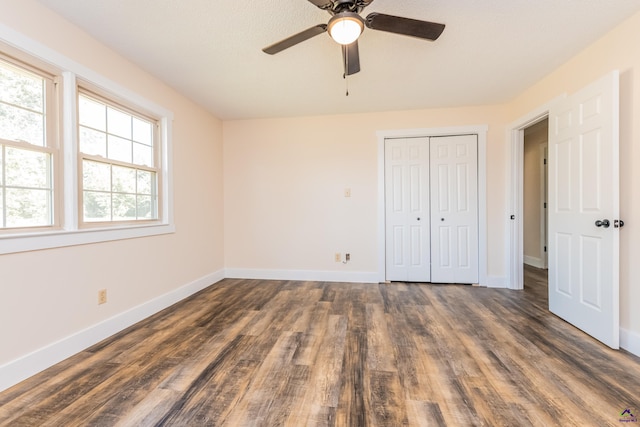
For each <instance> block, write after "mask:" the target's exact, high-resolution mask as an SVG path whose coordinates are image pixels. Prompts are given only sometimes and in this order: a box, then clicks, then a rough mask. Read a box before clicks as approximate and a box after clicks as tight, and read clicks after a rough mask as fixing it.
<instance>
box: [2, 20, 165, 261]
mask: <svg viewBox="0 0 640 427" xmlns="http://www.w3.org/2000/svg"><path fill="white" fill-rule="evenodd" d="M126 83H127V82H126V81H125V84H126ZM172 122H173V113H172V112H171V111H169V110H167V109H165V108H164V107H162V106H160V105H158V104H156V103H154V102H152V101H150V100H148V99H146V98H144V97H143V96H141V95H140V94H138V93H136V92H135V91H132V90H129V89H127V88H126V85H125V86H122V85H121V84H118V83H115V82H112V81H111V80H109V79H107V78H105V77H104V76H102V75H101V74H100V73H98V72H96V71H94V70H92V69H90V68H87V67H85V66H84V65H82V64H80V63H78V62H76V61H74V60H72V59H70V58H67V57H65V56H64V55H61V54H60V53H58V52H55V51H53V50H52V49H50V48H48V47H47V46H44V45H41V44H38V43H34V42H33V40H30V39H28V38H26V37H24V36H23V35H21V34H20V33H18V32H15V31H4V29H3V28H2V26H0V254H7V253H16V252H23V251H31V250H39V249H47V248H57V247H63V246H72V245H79V244H87V243H98V242H105V241H113V240H121V239H129V238H138V237H146V236H155V235H161V234H167V233H173V232H174V231H175V225H174V223H173V192H172V173H171V164H172V159H171V153H172V150H171V133H172Z"/></svg>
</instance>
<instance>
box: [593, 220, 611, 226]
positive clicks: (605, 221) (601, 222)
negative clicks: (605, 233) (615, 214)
mask: <svg viewBox="0 0 640 427" xmlns="http://www.w3.org/2000/svg"><path fill="white" fill-rule="evenodd" d="M610 225H611V223H610V222H609V220H608V219H603V220H602V221H600V220H597V221H596V227H604V228H609V226H610Z"/></svg>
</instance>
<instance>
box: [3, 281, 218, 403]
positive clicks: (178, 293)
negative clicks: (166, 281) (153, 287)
mask: <svg viewBox="0 0 640 427" xmlns="http://www.w3.org/2000/svg"><path fill="white" fill-rule="evenodd" d="M222 279H224V272H223V271H222V270H221V271H217V272H215V273H212V274H208V275H206V276H204V277H201V278H200V279H198V280H195V281H193V282H191V283H189V284H187V285H184V286H182V287H180V288H178V289H176V290H174V291H171V292H169V293H167V294H164V295H161V296H159V297H157V298H154V299H152V300H150V301H147V302H145V303H143V304H140V305H139V306H137V307H133V308H131V309H129V310H127V311H125V312H123V313H120V314H117V315H115V316H113V317H111V318H109V319H106V320H104V321H102V322H100V323H98V324H96V325H93V326H90V327H88V328H86V329H84V330H82V331H79V332H77V333H75V334H73V335H70V336H68V337H66V338H63V339H61V340H60V341H57V342H54V343H52V344H49V345H47V346H46V347H43V348H41V349H38V350H36V351H34V352H32V353H29V354H27V355H25V356H22V357H20V358H19V359H16V360H13V361H11V362H9V363H6V364H4V365H2V366H0V391H3V390H6V389H8V388H9V387H12V386H13V385H15V384H18V383H19V382H21V381H23V380H25V379H27V378H29V377H31V376H33V375H35V374H37V373H38V372H41V371H43V370H45V369H47V368H49V367H51V366H53V365H55V364H56V363H58V362H61V361H63V360H64V359H66V358H68V357H71V356H73V355H74V354H76V353H79V352H81V351H83V350H85V349H87V348H89V347H91V346H92V345H94V344H97V343H99V342H100V341H102V340H103V339H105V338H108V337H110V336H111V335H113V334H116V333H118V332H120V331H122V330H123V329H126V328H128V327H129V326H131V325H133V324H135V323H137V322H139V321H141V320H144V319H146V318H147V317H149V316H151V315H153V314H155V313H157V312H159V311H161V310H164V309H165V308H167V307H169V306H171V305H173V304H175V303H177V302H178V301H181V300H183V299H185V298H187V297H188V296H190V295H193V294H195V293H196V292H198V291H201V290H202V289H205V288H207V287H208V286H211V285H212V284H214V283H217V282H219V281H220V280H222Z"/></svg>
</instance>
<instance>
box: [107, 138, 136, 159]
mask: <svg viewBox="0 0 640 427" xmlns="http://www.w3.org/2000/svg"><path fill="white" fill-rule="evenodd" d="M108 157H109V158H110V159H112V160H120V161H121V162H127V163H131V141H129V140H126V139H122V138H118V137H117V136H111V135H109V148H108Z"/></svg>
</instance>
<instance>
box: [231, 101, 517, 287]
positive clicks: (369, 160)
mask: <svg viewBox="0 0 640 427" xmlns="http://www.w3.org/2000/svg"><path fill="white" fill-rule="evenodd" d="M505 116H506V112H505V111H504V109H502V108H500V107H481V108H456V109H436V110H420V111H401V112H389V113H374V114H360V115H345V116H324V117H298V118H284V119H262V120H240V121H227V122H225V123H224V164H225V172H224V173H225V179H224V187H225V203H224V205H225V267H226V269H227V271H228V272H229V273H230V274H232V275H241V276H244V277H246V276H247V274H251V273H252V271H251V270H254V269H258V270H259V272H258V273H259V274H261V275H262V276H263V277H264V275H269V277H287V278H296V277H298V278H299V277H302V278H304V277H308V276H309V274H307V273H309V272H321V273H323V274H324V276H317V275H316V277H326V273H327V272H332V273H335V274H334V275H333V276H331V277H334V278H340V277H346V278H345V279H342V280H347V279H350V278H351V279H353V280H356V279H358V278H364V279H365V281H367V280H366V279H367V278H368V281H374V280H377V279H376V278H377V275H375V273H376V272H377V271H378V265H377V262H378V259H377V254H378V247H377V245H378V242H377V226H378V217H377V215H378V214H377V206H378V194H377V185H378V154H379V153H378V140H377V137H376V131H380V130H392V129H411V128H435V127H451V126H465V125H485V124H486V125H489V132H488V135H487V158H488V168H487V169H488V177H487V180H488V182H487V187H488V190H487V191H488V207H489V212H488V234H489V236H490V238H489V243H488V245H489V260H488V264H489V265H488V275H489V276H490V277H492V278H493V280H492V281H493V282H494V283H495V282H499V281H501V280H504V276H505V265H504V264H505V263H504V256H505V252H504V250H505V249H504V240H505V227H506V225H505V223H504V217H505V185H504V182H505V167H504V164H505V162H506V160H505V157H504V156H505V150H504V126H505V122H504V121H503V120H502V118H503V117H505ZM345 188H350V189H351V194H352V196H351V197H350V198H345V197H344V189H345ZM336 252H340V253H345V252H349V253H350V254H351V257H352V261H351V262H350V263H349V264H347V265H343V264H340V263H336V262H335V261H334V254H335V253H336ZM291 271H295V274H293V273H291V274H289V275H287V274H286V273H287V272H291ZM341 273H342V275H341ZM356 273H358V274H356ZM360 273H362V274H360ZM372 275H373V279H372V278H371V276H372Z"/></svg>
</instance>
